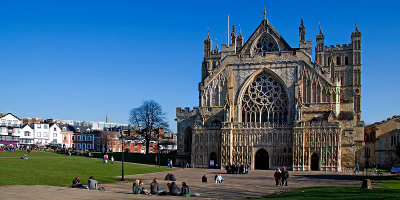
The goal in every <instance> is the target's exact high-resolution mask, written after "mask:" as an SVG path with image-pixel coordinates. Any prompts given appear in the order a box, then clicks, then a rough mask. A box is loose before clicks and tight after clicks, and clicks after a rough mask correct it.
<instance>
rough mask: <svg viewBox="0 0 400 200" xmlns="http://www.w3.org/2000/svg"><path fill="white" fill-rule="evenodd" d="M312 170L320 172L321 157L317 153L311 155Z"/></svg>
mask: <svg viewBox="0 0 400 200" xmlns="http://www.w3.org/2000/svg"><path fill="white" fill-rule="evenodd" d="M311 170H313V171H318V170H319V156H318V155H317V154H316V153H313V154H312V155H311Z"/></svg>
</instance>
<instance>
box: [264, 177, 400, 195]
mask: <svg viewBox="0 0 400 200" xmlns="http://www.w3.org/2000/svg"><path fill="white" fill-rule="evenodd" d="M366 178H367V179H370V180H371V182H372V185H373V189H372V190H365V189H360V188H359V187H357V188H355V187H337V186H335V187H313V188H304V189H299V190H293V191H290V192H284V193H281V194H275V195H272V196H268V197H265V198H264V199H324V200H326V199H341V200H346V199H400V177H399V176H368V177H360V179H366ZM360 186H361V185H360Z"/></svg>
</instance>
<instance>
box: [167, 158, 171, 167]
mask: <svg viewBox="0 0 400 200" xmlns="http://www.w3.org/2000/svg"><path fill="white" fill-rule="evenodd" d="M167 165H168V168H170V166H171V164H170V163H169V159H168V160H167Z"/></svg>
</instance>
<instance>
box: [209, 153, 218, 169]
mask: <svg viewBox="0 0 400 200" xmlns="http://www.w3.org/2000/svg"><path fill="white" fill-rule="evenodd" d="M209 166H210V168H217V166H219V165H218V161H217V154H216V153H215V152H211V154H210V161H209Z"/></svg>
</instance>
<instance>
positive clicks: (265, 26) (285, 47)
mask: <svg viewBox="0 0 400 200" xmlns="http://www.w3.org/2000/svg"><path fill="white" fill-rule="evenodd" d="M263 34H269V35H270V36H272V37H273V38H274V39H275V40H276V42H277V43H278V46H279V50H280V51H289V50H291V49H292V48H291V47H290V45H289V44H288V43H287V42H286V40H285V39H283V37H282V36H281V35H280V34H279V33H278V31H276V29H275V28H274V27H273V26H272V24H271V23H269V21H268V20H267V19H263V20H262V21H261V24H260V25H259V26H258V27H257V28H256V30H255V31H254V32H253V34H252V35H251V36H250V37H249V39H248V40H247V41H246V43H245V44H244V45H243V47H242V48H241V49H240V50H239V52H240V53H250V49H251V46H252V44H253V43H254V42H257V40H258V38H260V37H261V36H262V35H263Z"/></svg>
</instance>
